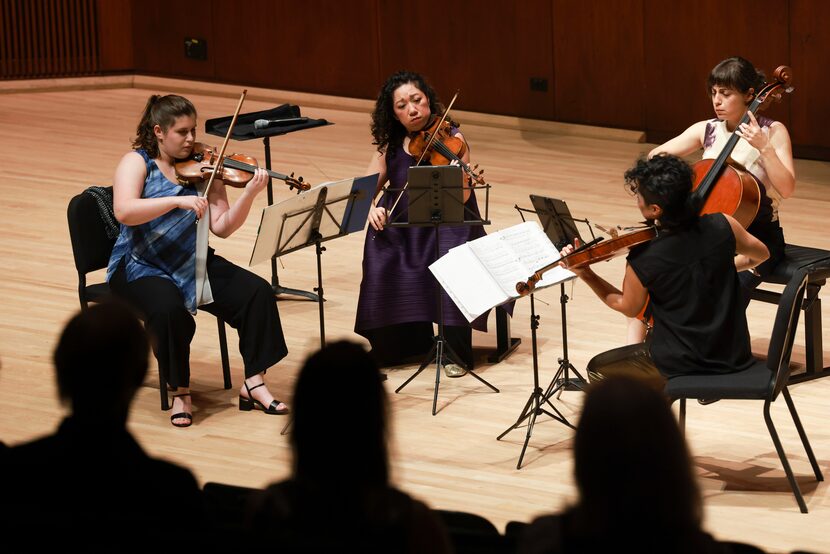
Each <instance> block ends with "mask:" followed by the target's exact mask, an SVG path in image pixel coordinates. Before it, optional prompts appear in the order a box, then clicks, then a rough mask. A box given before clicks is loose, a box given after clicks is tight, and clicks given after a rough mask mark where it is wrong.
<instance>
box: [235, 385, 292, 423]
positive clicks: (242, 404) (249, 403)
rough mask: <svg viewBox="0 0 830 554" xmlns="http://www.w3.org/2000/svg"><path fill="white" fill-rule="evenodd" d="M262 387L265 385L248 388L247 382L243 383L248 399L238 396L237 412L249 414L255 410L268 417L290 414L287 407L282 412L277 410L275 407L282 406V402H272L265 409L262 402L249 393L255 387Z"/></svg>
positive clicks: (275, 400)
mask: <svg viewBox="0 0 830 554" xmlns="http://www.w3.org/2000/svg"><path fill="white" fill-rule="evenodd" d="M264 386H265V383H260V384H258V385H254V386H253V387H249V386H248V382H247V381H245V390H247V391H248V397H249V398H245V397H244V396H242V395H241V394H240V395H239V410H240V411H242V412H250V411H251V410H253V409H254V408H256V409H257V410H262V411H263V412H265V413H266V414H268V415H286V414H289V413H291V410H290V409H288V407H287V406H286V407H285V408H283V409H282V410H279V409H277V406H279V405H280V404H282V402H280V401H279V400H277V399H274V400H272V401H271V404H270V405H269V406H268V407H267V408H266V407H265V406H264V405H263V404H262V402H260V401H259V400H257V399H256V398H254V397H253V395H252V394H251V391H252V390H254V389H256V388H257V387H264Z"/></svg>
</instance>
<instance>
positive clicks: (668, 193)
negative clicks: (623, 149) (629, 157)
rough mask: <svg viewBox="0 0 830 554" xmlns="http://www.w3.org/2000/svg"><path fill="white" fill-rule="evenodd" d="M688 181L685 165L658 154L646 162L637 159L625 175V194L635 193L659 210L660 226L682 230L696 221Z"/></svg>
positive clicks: (690, 184)
mask: <svg viewBox="0 0 830 554" xmlns="http://www.w3.org/2000/svg"><path fill="white" fill-rule="evenodd" d="M692 181H693V173H692V168H691V167H690V166H689V164H687V163H686V162H684V161H683V160H681V159H680V158H678V157H677V156H672V155H670V154H658V155H657V156H654V157H653V158H651V159H650V160H647V159H645V158H640V159H639V160H637V163H636V164H635V165H634V167H632V168H631V169H629V170H628V171H626V172H625V183H626V187H627V188H628V190H629V191H632V192H635V193H639V194H640V195H641V196H642V197H643V200H645V201H646V203H648V204H657V205H658V206H660V207H661V208H662V209H663V215H661V216H660V226H661V227H665V228H667V229H671V228H677V227H686V226H688V225H691V224H692V223H694V222H695V221H696V220H697V216H698V206H697V202H696V201H695V199H694V197H693V195H692V194H691V192H692Z"/></svg>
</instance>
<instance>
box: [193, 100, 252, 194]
mask: <svg viewBox="0 0 830 554" xmlns="http://www.w3.org/2000/svg"><path fill="white" fill-rule="evenodd" d="M247 94H248V89H243V90H242V94H241V95H240V97H239V103H238V104H237V105H236V111H234V112H233V117H232V118H231V124H230V126H229V127H228V133H227V134H226V135H225V141H224V142H223V143H222V148H220V149H219V158H218V160H217V161H216V165H215V166H213V172H212V173H211V174H210V179H208V184H207V186H206V187H205V194H204V197H205V198H207V195H208V192H209V191H210V186H211V185H212V184H213V180H214V179H215V178H216V175H217V174H218V173H219V172H221V171H222V166H223V165H225V149H226V148H227V147H228V142H229V141H230V139H231V133H233V127H234V125H236V120H237V118H238V117H239V111H240V110H241V109H242V103H243V102H245V96H246V95H247Z"/></svg>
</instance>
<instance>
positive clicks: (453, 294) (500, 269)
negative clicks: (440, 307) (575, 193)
mask: <svg viewBox="0 0 830 554" xmlns="http://www.w3.org/2000/svg"><path fill="white" fill-rule="evenodd" d="M559 258H560V255H559V251H558V250H556V247H555V246H554V245H553V243H551V241H550V239H548V237H547V235H545V233H544V232H543V231H542V228H541V227H540V226H539V224H538V223H537V222H535V221H526V222H524V223H520V224H518V225H514V226H513V227H508V228H507V229H503V230H501V231H496V232H495V233H491V234H489V235H487V236H486V237H482V238H480V239H477V240H474V241H472V242H468V243H466V244H462V245H461V246H456V247H455V248H451V249H450V251H449V252H447V253H446V254H445V255H444V256H442V257H441V258H440V259H438V260H437V261H436V262H435V263H433V264H432V265H430V266H429V269H430V271H432V274H433V275H434V276H435V278H436V279H437V280H438V282H439V283H440V284H441V286H442V287H443V288H444V290H445V291H446V292H447V294H448V295H449V297H450V298H452V300H453V302H455V305H456V306H458V309H459V310H461V313H462V314H464V317H466V318H467V320H468V321H473V320H474V319H475V318H477V317H478V316H480V315H481V314H483V313H484V312H486V311H487V310H489V309H490V308H492V307H494V306H498V305H500V304H503V303H505V302H507V301H509V300H511V299H513V298H518V297H519V293H518V292H517V291H516V283H518V282H519V281H527V279H528V277H530V276H531V275H533V272H534V271H536V270H538V269H540V268H542V267H544V266H546V265H549V264H552V263H553V262H555V261H556V260H558V259H559ZM574 277H576V275H574V273H572V272H571V271H568V270H567V269H565V268H562V267H557V268H555V269H551V270H549V271H548V272H546V273H545V274H544V276H543V278H542V280H541V281H539V283H537V285H536V289H537V290H538V289H541V288H544V287H549V286H551V285H556V284H558V283H561V282H563V281H567V280H569V279H573V278H574Z"/></svg>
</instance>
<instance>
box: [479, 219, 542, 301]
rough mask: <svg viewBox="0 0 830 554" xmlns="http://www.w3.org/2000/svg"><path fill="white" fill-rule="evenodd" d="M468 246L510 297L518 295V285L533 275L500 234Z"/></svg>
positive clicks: (488, 236)
mask: <svg viewBox="0 0 830 554" xmlns="http://www.w3.org/2000/svg"><path fill="white" fill-rule="evenodd" d="M467 244H468V245H469V246H470V249H471V250H472V251H473V252H474V253H475V255H476V257H478V259H479V260H480V261H481V263H482V264H484V267H486V268H487V271H489V272H490V275H491V276H492V278H493V279H494V280H495V281H496V283H497V284H498V285H499V287H500V288H501V290H502V291H503V292H504V294H506V295H508V297H509V296H515V295H516V283H518V282H519V281H527V278H528V277H530V275H531V274H532V273H533V271H531V270H530V269H529V268H528V267H527V266H526V265H525V264H523V263H522V261H521V260H520V259H519V258H518V256H517V255H516V253H515V251H513V249H512V248H510V246H509V245H508V244H507V243H506V242H505V241H504V240H502V237H501V236H500V235H499V233H493V234H491V235H487V236H486V237H482V238H480V239H478V240H474V241H473V242H469V243H467Z"/></svg>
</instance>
